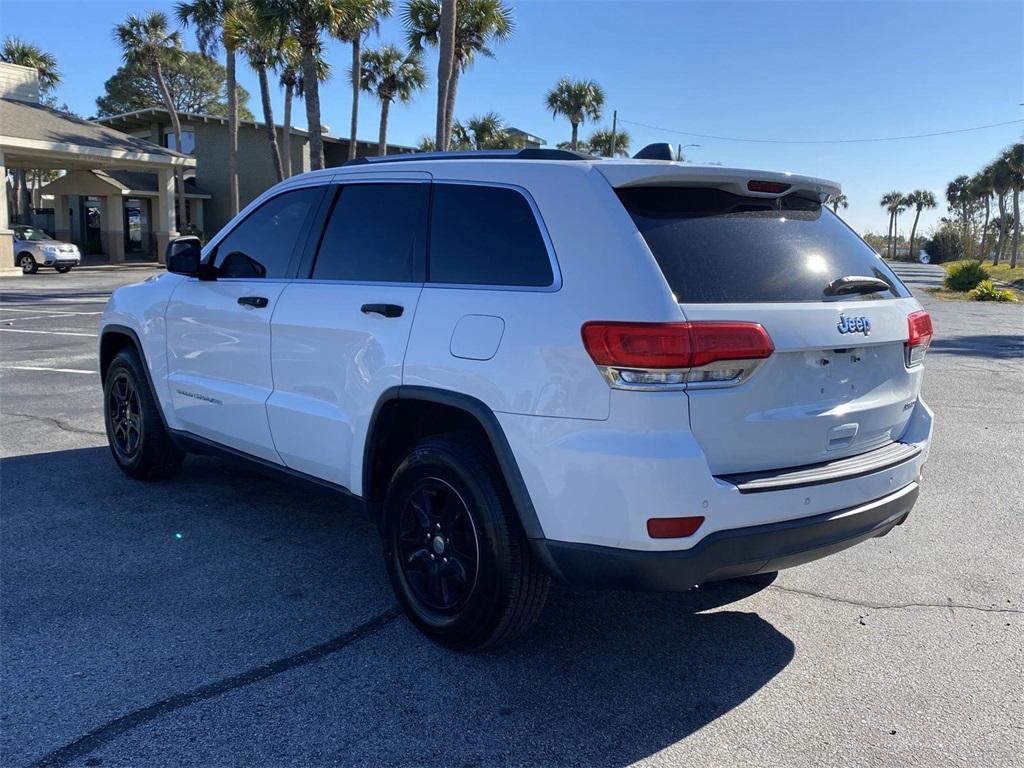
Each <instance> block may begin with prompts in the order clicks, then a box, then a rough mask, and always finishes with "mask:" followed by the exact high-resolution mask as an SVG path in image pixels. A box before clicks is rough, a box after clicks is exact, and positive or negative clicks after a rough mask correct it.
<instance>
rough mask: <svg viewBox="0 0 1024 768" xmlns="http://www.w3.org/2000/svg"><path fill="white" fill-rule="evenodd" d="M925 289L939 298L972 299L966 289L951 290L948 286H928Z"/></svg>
mask: <svg viewBox="0 0 1024 768" xmlns="http://www.w3.org/2000/svg"><path fill="white" fill-rule="evenodd" d="M925 290H926V291H928V293H929V294H931V295H932V296H934V297H935V298H937V299H950V300H952V301H970V300H971V297H970V296H968V295H967V292H966V291H951V290H949V289H948V288H926V289H925Z"/></svg>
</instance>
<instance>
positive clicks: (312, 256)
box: [295, 176, 430, 288]
mask: <svg viewBox="0 0 1024 768" xmlns="http://www.w3.org/2000/svg"><path fill="white" fill-rule="evenodd" d="M357 184H358V185H368V184H369V185H373V186H381V185H383V184H406V185H428V188H427V190H426V192H425V194H426V197H427V199H426V208H425V211H424V214H425V220H424V222H423V228H422V230H421V235H422V236H423V238H424V240H423V242H417V243H416V252H415V254H414V256H413V281H412V282H406V281H398V280H330V279H327V278H316V277H313V272H314V270H315V269H316V262H317V259H318V258H319V256H320V248H321V246H322V245H323V241H324V236H325V235H326V234H327V225H328V223H329V222H330V220H331V214H333V213H334V208H335V206H337V204H338V200H340V199H341V195H342V193H343V192H344V187H347V186H355V185H357ZM429 185H430V179H423V178H408V177H404V178H397V177H382V178H379V179H378V178H373V177H366V176H364V177H361V178H358V179H346V178H344V177H339V176H335V177H334V178H333V179H331V181H330V182H329V184H328V185H327V186H328V187H331V189H330V190H329V191H328V194H327V196H326V197H325V198H324V202H323V208H324V210H323V215H322V216H321V217H320V219H319V221H318V222H315V223H316V225H317V226H315V227H312V228H311V231H310V239H309V241H308V242H307V247H306V250H305V252H304V253H303V256H302V259H301V261H300V263H299V265H298V273H297V275H296V277H295V279H296V280H301V281H302V282H303V284H304V285H305V284H308V283H316V284H324V285H368V286H375V285H381V286H404V287H408V288H419V287H422V286H423V285H424V284H425V282H426V272H427V244H428V242H429V241H430V188H429ZM416 278H419V279H418V280H417V279H416Z"/></svg>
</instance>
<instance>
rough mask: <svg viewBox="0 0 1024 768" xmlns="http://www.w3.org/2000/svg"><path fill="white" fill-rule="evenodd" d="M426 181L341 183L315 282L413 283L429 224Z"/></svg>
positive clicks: (314, 272) (326, 232)
mask: <svg viewBox="0 0 1024 768" xmlns="http://www.w3.org/2000/svg"><path fill="white" fill-rule="evenodd" d="M427 192H428V187H427V185H426V184H350V185H348V186H345V187H342V189H341V190H340V191H339V193H338V197H337V199H336V200H335V203H334V209H333V210H332V211H331V215H330V218H329V219H328V221H327V226H326V228H325V229H324V236H323V240H322V241H321V243H320V250H319V251H318V252H317V257H316V263H315V264H314V266H313V279H315V280H355V281H360V282H397V283H410V282H415V281H416V280H417V274H416V273H417V266H416V264H417V260H418V259H417V254H418V253H419V252H420V251H421V250H422V248H423V243H424V240H425V237H426V228H427V210H426V208H427Z"/></svg>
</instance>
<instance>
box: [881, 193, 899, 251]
mask: <svg viewBox="0 0 1024 768" xmlns="http://www.w3.org/2000/svg"><path fill="white" fill-rule="evenodd" d="M879 205H881V206H882V207H883V208H885V210H887V211H888V212H889V232H888V234H887V235H886V244H887V245H886V253H887V255H888V257H889V258H890V259H891V258H893V257H894V256H895V248H896V237H895V229H896V217H897V216H898V213H897V211H900V212H902V210H903V209H902V208H901V206H902V205H903V193H902V192H897V191H896V190H893V191H892V192H887V193H886V194H884V195H883V196H882V199H881V200H880V201H879Z"/></svg>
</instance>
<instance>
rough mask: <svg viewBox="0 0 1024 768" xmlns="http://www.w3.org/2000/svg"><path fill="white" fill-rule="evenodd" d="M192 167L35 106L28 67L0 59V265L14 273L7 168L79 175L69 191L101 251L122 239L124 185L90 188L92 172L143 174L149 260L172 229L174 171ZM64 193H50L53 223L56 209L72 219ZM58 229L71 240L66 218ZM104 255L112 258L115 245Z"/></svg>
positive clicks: (35, 86)
mask: <svg viewBox="0 0 1024 768" xmlns="http://www.w3.org/2000/svg"><path fill="white" fill-rule="evenodd" d="M195 164H196V161H195V158H193V157H190V156H188V155H186V154H182V153H179V152H175V151H173V150H170V149H167V148H166V147H162V146H160V145H158V144H154V143H151V142H148V141H145V140H143V139H140V138H136V137H131V136H127V135H125V134H124V133H121V132H120V131H116V130H113V129H112V128H108V127H106V126H103V125H99V124H96V123H93V122H90V121H87V120H82V119H80V118H77V117H74V116H73V115H68V114H65V113H63V112H60V111H58V110H55V109H51V108H49V107H46V106H44V105H42V104H40V103H39V82H38V73H37V72H36V70H34V69H32V68H30V67H19V66H16V65H13V64H2V63H0V179H3V180H4V183H3V184H0V270H2V271H14V260H15V253H14V240H13V233H12V231H11V229H10V215H11V207H10V205H9V201H8V193H7V188H8V184H7V181H6V179H7V177H8V171H16V170H33V169H42V170H55V171H61V172H66V174H67V175H71V174H73V173H76V172H83V173H82V175H81V176H79V177H77V178H80V179H82V180H83V181H84V182H87V183H88V185H89V187H88V188H87V189H86V188H83V189H82V190H80V191H78V190H76V191H75V195H76V196H77V197H78V198H82V197H84V199H86V200H87V201H89V200H94V201H95V203H96V205H95V207H94V208H93V209H92V211H93V212H94V215H90V216H89V218H90V220H91V221H92V224H94V225H95V226H94V229H95V231H96V232H97V233H98V235H99V238H100V240H101V241H102V242H103V243H105V244H106V245H105V246H103V247H102V248H101V249H103V248H105V249H108V250H109V249H110V248H111V246H110V244H111V243H114V244H116V243H117V242H119V241H123V240H124V238H125V236H126V235H125V221H126V216H127V211H126V209H125V208H124V201H125V197H124V194H123V192H124V191H125V190H124V189H118V188H116V187H107V186H101V187H97V186H95V185H94V182H96V181H97V180H98V181H103V178H101V177H100V176H97V175H96V174H97V173H101V174H105V175H106V176H107V177H108V178H116V174H125V173H127V174H132V175H130V176H122V179H128V178H131V179H136V180H139V181H140V182H141V181H142V179H143V177H144V178H145V181H146V189H147V190H149V199H150V201H151V203H150V205H149V210H150V220H149V227H150V236H151V242H152V249H151V253H150V254H149V257H150V258H152V257H154V256H156V255H158V254H161V253H163V250H164V248H165V247H166V245H167V243H168V242H169V240H170V239H171V238H173V237H176V236H177V234H178V232H177V229H176V225H175V214H174V209H175V204H174V172H175V168H178V167H180V168H182V169H185V170H188V169H191V168H194V167H195ZM58 181H60V179H58ZM55 183H56V182H55ZM136 191H141V190H136ZM79 192H81V193H84V194H79ZM68 197H69V195H68V194H60V195H57V197H56V200H57V204H56V205H55V211H54V213H55V223H60V222H61V219H60V216H62V215H63V213H67V215H68V217H69V219H70V218H71V217H73V216H74V214H75V207H74V206H73V205H71V204H70V203H69V200H68ZM104 210H106V214H105V215H104V213H103V211H104ZM25 223H30V222H25ZM64 231H66V232H68V236H69V239H72V240H73V237H72V235H73V234H74V231H75V227H74V226H73V224H72V222H70V221H69V222H68V225H67V227H66V229H65V230H64ZM105 256H106V258H111V259H112V258H116V257H117V249H116V247H114V248H113V250H112V252H111V253H109V254H105ZM121 257H122V258H123V254H122V256H121Z"/></svg>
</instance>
